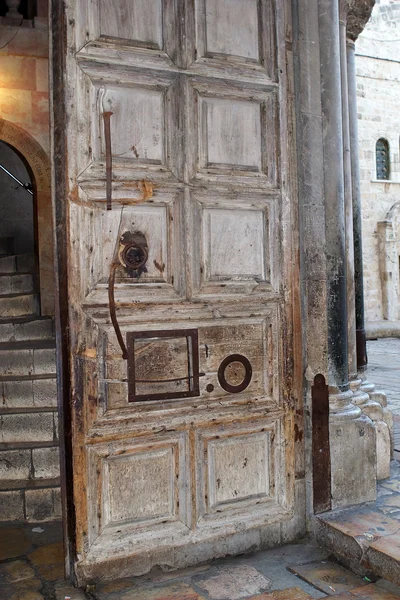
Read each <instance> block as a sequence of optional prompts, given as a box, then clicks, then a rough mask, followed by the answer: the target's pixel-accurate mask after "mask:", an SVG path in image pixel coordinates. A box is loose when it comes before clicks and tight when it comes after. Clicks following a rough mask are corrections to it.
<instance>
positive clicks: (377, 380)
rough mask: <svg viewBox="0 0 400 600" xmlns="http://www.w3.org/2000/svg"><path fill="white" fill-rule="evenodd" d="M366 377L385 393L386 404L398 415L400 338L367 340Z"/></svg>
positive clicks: (399, 414)
mask: <svg viewBox="0 0 400 600" xmlns="http://www.w3.org/2000/svg"><path fill="white" fill-rule="evenodd" d="M367 352H368V379H369V380H370V381H371V382H372V383H374V384H375V385H376V386H377V387H378V388H380V389H381V390H383V391H385V392H386V393H387V398H388V406H389V407H390V409H391V410H392V412H393V414H394V415H398V416H400V338H381V339H379V340H370V341H368V342H367Z"/></svg>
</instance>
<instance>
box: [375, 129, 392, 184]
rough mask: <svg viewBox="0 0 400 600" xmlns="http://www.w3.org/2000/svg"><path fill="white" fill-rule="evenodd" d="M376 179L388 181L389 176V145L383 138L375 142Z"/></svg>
mask: <svg viewBox="0 0 400 600" xmlns="http://www.w3.org/2000/svg"><path fill="white" fill-rule="evenodd" d="M375 155H376V178H377V179H389V176H390V161H389V143H388V141H387V140H385V139H384V138H380V139H379V140H378V141H377V142H376V147H375Z"/></svg>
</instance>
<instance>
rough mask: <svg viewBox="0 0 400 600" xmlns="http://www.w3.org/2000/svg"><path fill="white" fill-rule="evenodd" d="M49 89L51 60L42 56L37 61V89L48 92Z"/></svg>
mask: <svg viewBox="0 0 400 600" xmlns="http://www.w3.org/2000/svg"><path fill="white" fill-rule="evenodd" d="M48 90H49V61H48V60H47V59H46V58H40V59H38V60H37V61H36V91H37V92H48Z"/></svg>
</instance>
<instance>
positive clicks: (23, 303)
mask: <svg viewBox="0 0 400 600" xmlns="http://www.w3.org/2000/svg"><path fill="white" fill-rule="evenodd" d="M35 314H39V297H38V295H37V294H9V295H8V296H0V318H6V317H20V316H23V315H35Z"/></svg>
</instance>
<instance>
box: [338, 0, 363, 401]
mask: <svg viewBox="0 0 400 600" xmlns="http://www.w3.org/2000/svg"><path fill="white" fill-rule="evenodd" d="M348 8H349V0H341V1H340V4H339V10H340V12H339V16H340V21H339V36H340V71H341V91H342V94H341V95H342V128H343V181H344V204H345V229H346V284H347V335H348V354H349V380H350V386H351V388H352V390H353V392H354V391H356V390H357V389H358V388H359V387H360V385H361V381H359V383H358V388H357V384H356V386H354V382H355V381H357V382H358V380H357V345H356V327H355V321H356V316H355V312H356V306H355V292H354V240H353V204H352V178H351V153H350V123H349V103H348V96H349V90H348V86H347V51H346V37H347V36H346V20H347V12H348ZM352 384H353V385H352Z"/></svg>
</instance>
